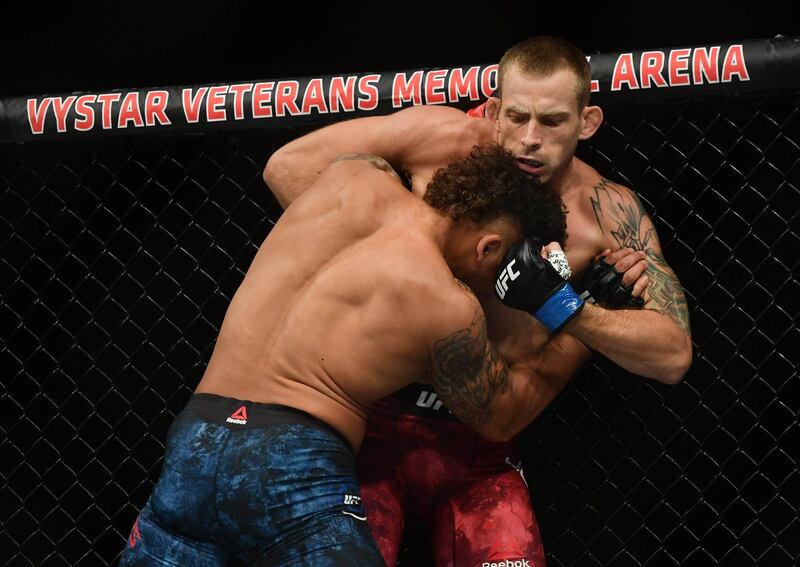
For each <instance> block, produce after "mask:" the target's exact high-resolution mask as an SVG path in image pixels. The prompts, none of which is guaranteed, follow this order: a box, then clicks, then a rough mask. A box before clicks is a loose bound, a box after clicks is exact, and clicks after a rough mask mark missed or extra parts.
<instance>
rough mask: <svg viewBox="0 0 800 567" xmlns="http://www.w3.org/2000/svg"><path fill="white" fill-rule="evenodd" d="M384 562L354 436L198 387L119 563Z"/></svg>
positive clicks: (321, 565) (282, 409)
mask: <svg viewBox="0 0 800 567" xmlns="http://www.w3.org/2000/svg"><path fill="white" fill-rule="evenodd" d="M239 562H241V563H244V564H246V565H259V566H261V565H263V566H276V567H277V566H281V567H286V566H301V565H302V566H309V567H311V566H313V567H327V566H338V565H348V566H349V565H359V566H371V565H380V566H383V565H384V562H383V559H382V558H381V554H380V552H379V551H378V548H377V546H376V544H375V542H374V540H373V539H372V535H371V533H370V530H369V528H368V526H367V523H366V516H365V514H364V509H363V508H362V506H361V496H360V493H359V489H358V483H357V481H356V475H355V465H354V462H353V454H352V451H351V450H350V447H349V445H348V444H347V442H346V441H345V440H344V439H343V438H342V437H341V436H340V435H339V434H338V433H337V432H336V431H335V430H334V429H332V428H331V427H330V426H328V425H326V424H324V423H322V422H321V421H319V420H317V419H315V418H313V417H312V416H310V415H308V414H307V413H305V412H302V411H299V410H295V409H293V408H289V407H286V406H280V405H273V404H259V403H254V402H246V401H241V400H234V399H231V398H223V397H221V396H215V395H211V394H194V395H193V396H192V398H191V399H190V401H189V403H188V405H187V406H186V408H185V409H184V410H183V411H182V412H181V413H180V414H179V415H178V416H177V418H176V419H175V422H174V423H173V424H172V426H171V427H170V431H169V434H168V436H167V448H166V453H165V456H164V465H163V468H162V471H161V476H160V477H159V479H158V482H157V483H156V487H155V489H154V490H153V493H152V495H151V496H150V498H149V500H148V501H147V503H146V504H145V506H144V508H143V509H142V512H141V514H140V515H139V517H138V518H137V520H136V522H135V523H134V525H133V529H132V530H131V534H130V536H129V538H128V542H127V545H126V546H125V551H124V552H123V554H122V560H121V561H120V566H123V567H127V566H133V565H170V566H190V565H191V566H195V565H197V566H200V565H203V566H222V565H231V564H236V563H239Z"/></svg>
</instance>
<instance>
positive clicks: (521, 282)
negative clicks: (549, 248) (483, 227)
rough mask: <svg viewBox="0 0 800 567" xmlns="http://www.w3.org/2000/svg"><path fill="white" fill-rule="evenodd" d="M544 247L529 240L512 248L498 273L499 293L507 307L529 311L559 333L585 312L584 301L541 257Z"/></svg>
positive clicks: (535, 241) (497, 288)
mask: <svg viewBox="0 0 800 567" xmlns="http://www.w3.org/2000/svg"><path fill="white" fill-rule="evenodd" d="M541 250H542V243H541V241H540V240H539V239H538V238H527V239H525V240H523V241H522V242H518V243H517V244H515V245H514V246H512V247H511V248H510V249H509V250H508V252H507V253H506V255H505V257H504V258H503V261H502V262H501V263H500V266H499V268H498V270H497V281H496V282H495V293H496V294H497V297H498V298H500V301H502V302H503V303H504V304H505V305H507V306H508V307H512V308H514V309H521V310H522V311H527V312H528V313H530V314H531V315H533V316H534V317H535V318H536V319H538V320H539V321H540V322H541V323H542V324H543V325H544V326H545V327H547V328H548V329H549V330H550V332H551V333H556V332H558V331H559V330H561V328H562V327H563V326H564V325H566V324H567V323H568V322H569V321H570V320H571V319H572V318H573V317H575V316H576V315H577V314H578V313H580V311H581V309H582V308H583V300H582V299H581V298H580V297H579V296H578V294H577V293H575V291H574V290H573V289H572V287H571V286H570V285H569V283H567V280H566V279H564V277H562V276H561V274H559V272H558V271H557V270H556V268H554V267H553V265H552V264H551V263H550V262H549V261H547V260H546V259H544V258H542V256H541Z"/></svg>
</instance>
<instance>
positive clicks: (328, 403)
mask: <svg viewBox="0 0 800 567" xmlns="http://www.w3.org/2000/svg"><path fill="white" fill-rule="evenodd" d="M351 157H352V156H351ZM374 163H375V160H374V159H373V160H366V159H347V160H344V161H338V162H336V163H333V164H331V166H330V167H328V168H327V169H326V170H325V171H324V172H323V173H322V175H320V177H319V179H318V180H317V181H316V182H315V183H314V184H313V185H312V186H311V187H310V188H309V189H308V190H307V191H306V192H305V193H304V194H303V195H302V196H301V197H299V198H298V199H296V200H295V202H294V204H293V205H292V206H291V207H289V208H288V209H287V210H286V212H285V213H284V214H283V215H282V216H281V218H280V220H279V221H278V222H277V223H276V225H275V227H274V228H273V229H272V231H271V232H270V234H269V236H268V237H267V239H266V240H265V242H264V244H263V245H262V246H261V248H260V250H259V251H258V253H257V254H256V257H255V259H254V261H253V264H252V265H251V267H250V269H249V270H248V272H247V274H246V276H245V278H244V281H243V282H242V285H241V286H240V288H239V290H238V291H237V292H236V294H235V295H234V298H233V300H232V302H231V305H230V307H229V309H228V312H227V313H226V316H225V319H224V321H223V324H222V328H221V331H220V335H219V338H218V340H217V344H216V347H215V349H214V353H213V354H212V357H211V360H210V361H209V364H208V368H207V370H206V372H205V375H204V376H203V379H202V380H201V382H200V384H199V386H198V387H197V390H196V391H197V392H198V393H203V392H205V393H211V394H217V395H221V396H226V397H231V398H236V399H242V400H250V401H255V402H265V403H274V404H283V405H287V406H291V407H294V408H297V409H300V410H303V411H306V412H307V413H309V414H311V415H313V416H315V417H317V418H318V419H320V420H322V421H324V422H326V423H328V424H329V425H331V426H333V427H334V428H335V429H336V430H338V431H339V432H340V433H341V434H342V435H343V436H344V437H345V438H346V439H347V440H348V441H349V443H350V445H351V446H352V447H353V448H354V449H357V448H358V447H359V445H360V443H361V440H362V438H363V434H364V429H365V424H366V415H367V408H368V407H369V406H370V405H372V404H373V402H375V401H376V400H378V399H380V398H382V397H385V396H386V395H388V394H390V393H392V392H394V391H396V390H398V389H400V388H402V387H403V386H405V385H407V384H409V383H410V382H412V381H415V380H417V381H425V382H427V383H432V384H433V386H434V388H435V389H436V390H437V391H438V392H439V393H440V395H441V397H442V399H443V401H444V402H445V403H446V404H447V406H448V407H449V408H451V411H453V413H454V414H456V415H457V416H458V417H459V418H460V419H461V420H462V421H464V422H465V423H467V424H469V425H471V426H472V427H473V428H475V429H476V430H477V431H478V432H479V433H481V434H482V435H484V436H486V437H487V438H505V437H507V436H508V435H510V434H511V433H509V432H511V431H512V429H510V428H509V427H508V425H507V422H508V420H509V419H512V416H516V415H517V414H519V413H520V408H522V407H525V404H530V400H531V399H533V398H535V397H536V396H537V395H538V393H537V388H538V387H539V386H538V385H537V384H535V383H534V381H532V380H531V377H532V375H533V373H532V371H531V370H530V369H529V368H526V367H519V368H516V367H513V366H512V367H509V366H508V365H506V363H505V362H504V361H503V360H502V359H501V358H500V357H499V356H498V354H497V352H496V351H495V349H494V347H493V345H492V344H491V343H490V342H489V341H488V340H487V334H486V321H485V317H484V314H483V310H482V309H481V306H480V304H479V302H478V300H477V298H476V297H475V295H474V294H473V292H472V291H471V290H470V289H469V288H467V286H466V285H465V284H464V283H462V282H461V281H459V280H457V279H455V278H454V273H458V274H462V273H464V274H467V276H469V278H470V284H471V285H472V286H474V287H475V288H476V289H483V290H489V289H491V287H492V285H493V279H494V273H495V271H496V269H497V265H498V264H499V262H500V259H501V258H502V255H503V254H504V253H505V251H506V250H507V249H508V247H510V245H511V243H513V242H514V241H516V240H518V239H519V238H520V237H521V235H520V234H519V233H518V230H517V229H516V228H515V227H514V226H513V225H511V224H510V223H508V222H506V221H505V220H504V219H494V220H489V221H486V223H485V226H488V227H489V229H488V230H489V231H490V232H491V233H492V234H497V235H499V236H501V237H502V242H504V244H502V246H498V247H497V249H496V250H494V251H493V252H492V254H490V255H489V256H487V259H486V260H483V259H475V258H472V256H471V255H472V254H474V253H475V252H474V251H475V248H474V247H473V244H470V243H471V242H478V240H479V238H480V235H481V234H483V233H482V232H481V233H480V234H478V233H479V232H480V231H481V230H483V231H484V232H485V231H486V230H487V229H486V228H483V229H481V228H475V227H476V225H475V223H472V222H471V221H459V222H456V221H454V220H453V219H451V218H449V217H443V216H441V215H440V214H439V212H438V211H436V210H435V209H433V208H432V207H430V206H429V205H427V204H426V203H424V202H423V201H422V200H421V199H418V198H417V197H415V196H413V195H412V194H410V193H409V192H408V191H407V190H406V189H405V188H404V187H403V186H402V184H401V183H400V181H399V180H398V178H397V176H396V175H395V174H394V172H392V171H391V170H390V169H387V168H376V166H375V164H374ZM476 234H478V236H476ZM491 258H494V259H493V260H492V259H491ZM484 261H485V262H487V264H486V265H485V268H474V267H472V266H473V265H482V264H480V263H481V262H484ZM526 424H527V423H525V424H522V425H520V427H522V426H524V425H526ZM513 433H516V430H513Z"/></svg>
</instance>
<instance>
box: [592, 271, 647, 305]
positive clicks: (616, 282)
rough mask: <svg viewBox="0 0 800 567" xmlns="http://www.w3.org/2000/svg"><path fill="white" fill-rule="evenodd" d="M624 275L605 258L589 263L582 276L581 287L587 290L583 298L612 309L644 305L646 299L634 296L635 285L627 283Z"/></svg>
mask: <svg viewBox="0 0 800 567" xmlns="http://www.w3.org/2000/svg"><path fill="white" fill-rule="evenodd" d="M623 275H624V274H623V273H620V272H618V271H616V270H615V269H614V266H611V265H609V264H606V262H605V260H604V259H603V258H598V259H597V260H595V261H594V262H592V263H591V264H589V267H588V268H586V273H584V275H583V277H582V280H581V287H583V288H584V289H585V291H583V292H582V293H581V294H580V297H581V299H583V300H584V301H585V302H586V303H597V304H599V305H602V306H603V307H610V308H612V309H620V308H623V309H624V308H627V309H633V308H639V307H642V306H643V305H644V300H643V299H642V298H641V297H633V286H629V285H625V283H624V282H623V281H622V276H623Z"/></svg>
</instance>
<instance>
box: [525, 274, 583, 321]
mask: <svg viewBox="0 0 800 567" xmlns="http://www.w3.org/2000/svg"><path fill="white" fill-rule="evenodd" d="M582 308H583V300H582V299H581V298H580V297H579V296H578V294H577V293H575V291H574V290H573V289H572V286H570V285H569V284H564V285H563V286H562V287H561V288H560V289H558V290H557V291H556V292H555V293H553V295H551V296H550V297H548V298H547V301H545V302H544V305H542V306H541V307H540V308H539V309H537V310H536V313H534V314H533V316H534V317H536V318H537V319H538V320H539V321H541V323H542V324H543V325H544V326H545V327H547V328H548V329H549V330H550V332H551V333H555V332H556V331H559V330H561V327H563V326H564V325H566V324H567V322H568V321H569V320H570V319H572V318H573V317H574V316H575V315H577V314H578V313H579V312H580V310H581V309H582Z"/></svg>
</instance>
